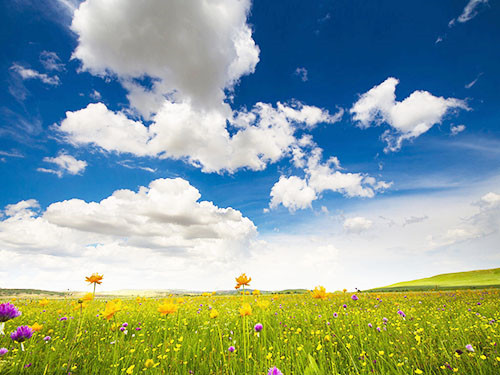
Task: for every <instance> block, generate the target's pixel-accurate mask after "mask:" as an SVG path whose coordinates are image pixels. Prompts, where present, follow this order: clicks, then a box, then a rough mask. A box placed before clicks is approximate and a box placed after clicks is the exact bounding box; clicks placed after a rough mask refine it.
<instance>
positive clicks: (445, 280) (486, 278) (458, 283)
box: [371, 268, 500, 291]
mask: <svg viewBox="0 0 500 375" xmlns="http://www.w3.org/2000/svg"><path fill="white" fill-rule="evenodd" d="M499 285H500V268H492V269H488V270H477V271H468V272H455V273H444V274H441V275H436V276H432V277H427V278H424V279H418V280H411V281H403V282H400V283H396V284H392V285H387V286H384V287H380V288H375V289H371V290H372V291H376V290H387V291H389V290H391V291H398V290H405V291H406V290H430V289H467V288H469V289H470V288H477V287H495V286H496V287H498V286H499Z"/></svg>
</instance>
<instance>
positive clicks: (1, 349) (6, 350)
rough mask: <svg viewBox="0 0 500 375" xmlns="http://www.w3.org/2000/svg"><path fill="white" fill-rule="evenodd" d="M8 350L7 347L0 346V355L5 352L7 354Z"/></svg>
mask: <svg viewBox="0 0 500 375" xmlns="http://www.w3.org/2000/svg"><path fill="white" fill-rule="evenodd" d="M8 352H9V350H8V349H6V348H0V357H2V356H4V355H5V354H7V353H8Z"/></svg>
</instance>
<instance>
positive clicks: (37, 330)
mask: <svg viewBox="0 0 500 375" xmlns="http://www.w3.org/2000/svg"><path fill="white" fill-rule="evenodd" d="M42 328H43V325H41V324H38V323H36V322H35V324H33V325H32V326H31V329H32V330H33V331H35V332H40V331H41V330H42Z"/></svg>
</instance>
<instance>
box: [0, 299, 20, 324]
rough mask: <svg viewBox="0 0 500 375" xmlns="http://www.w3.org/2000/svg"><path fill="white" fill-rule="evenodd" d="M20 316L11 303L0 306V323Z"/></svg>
mask: <svg viewBox="0 0 500 375" xmlns="http://www.w3.org/2000/svg"><path fill="white" fill-rule="evenodd" d="M20 315H21V311H19V310H18V309H17V307H16V306H14V305H13V304H12V303H10V302H7V303H2V304H0V322H6V321H7V320H11V319H14V318H17V317H18V316H20Z"/></svg>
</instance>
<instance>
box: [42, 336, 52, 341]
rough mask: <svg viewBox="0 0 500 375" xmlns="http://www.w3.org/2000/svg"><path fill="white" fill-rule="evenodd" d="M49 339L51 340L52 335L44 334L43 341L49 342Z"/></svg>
mask: <svg viewBox="0 0 500 375" xmlns="http://www.w3.org/2000/svg"><path fill="white" fill-rule="evenodd" d="M50 340H52V337H50V336H45V337H44V338H43V341H45V342H49V341H50Z"/></svg>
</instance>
